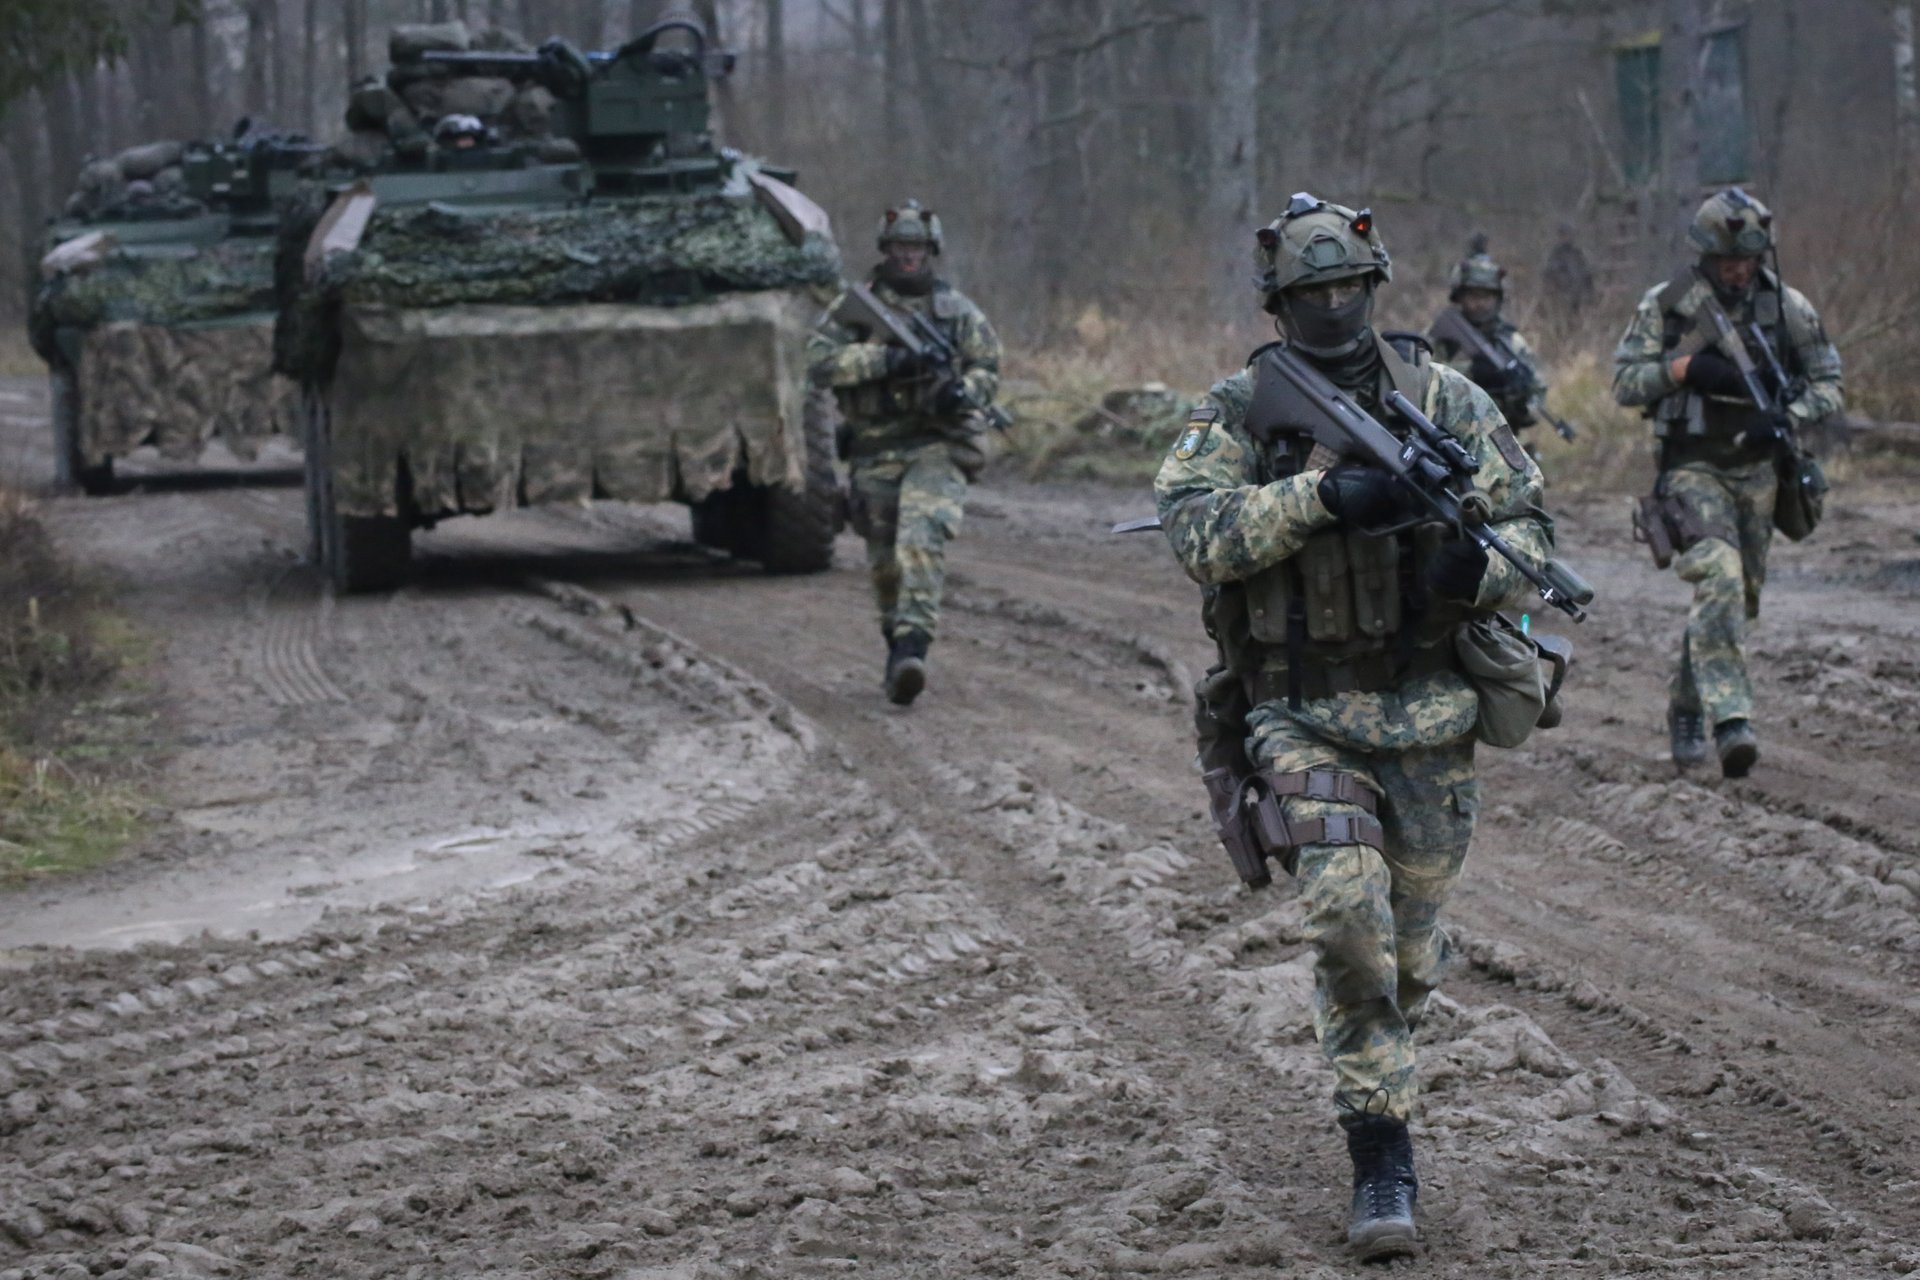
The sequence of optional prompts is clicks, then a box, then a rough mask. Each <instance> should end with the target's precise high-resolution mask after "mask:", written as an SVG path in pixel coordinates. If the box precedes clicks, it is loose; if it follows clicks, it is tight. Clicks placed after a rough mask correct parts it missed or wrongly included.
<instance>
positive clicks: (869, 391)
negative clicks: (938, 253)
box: [833, 281, 965, 424]
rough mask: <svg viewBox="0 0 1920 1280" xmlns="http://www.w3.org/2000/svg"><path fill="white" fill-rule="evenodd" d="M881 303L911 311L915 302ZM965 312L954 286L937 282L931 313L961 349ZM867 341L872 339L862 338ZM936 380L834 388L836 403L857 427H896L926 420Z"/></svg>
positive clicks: (926, 377) (921, 377)
mask: <svg viewBox="0 0 1920 1280" xmlns="http://www.w3.org/2000/svg"><path fill="white" fill-rule="evenodd" d="M881 301H883V302H885V303H887V304H888V305H890V306H900V307H910V306H912V305H913V302H912V300H911V299H907V300H904V301H898V300H896V299H894V298H883V299H881ZM964 312H965V307H964V306H963V305H962V304H961V302H960V299H959V296H958V295H957V294H955V293H954V291H953V288H952V286H950V285H948V284H946V283H945V282H944V281H941V282H936V283H935V284H934V286H933V292H932V293H931V294H930V295H928V299H927V313H928V315H929V316H930V317H931V318H932V320H933V323H934V324H936V325H937V326H939V328H940V331H941V332H942V333H944V334H946V336H947V340H948V341H949V342H953V343H955V345H956V346H957V345H958V340H957V334H956V332H955V330H956V328H957V325H956V324H955V322H956V321H957V320H958V319H959V318H960V316H961V315H962V314H964ZM861 337H862V338H863V339H865V338H868V337H871V335H868V334H864V333H863V334H862V335H861ZM934 384H935V377H934V375H933V374H931V373H919V374H914V375H912V376H911V377H905V378H875V379H873V380H872V381H870V382H862V383H858V384H856V385H854V386H851V387H836V388H834V393H833V394H834V399H835V400H837V401H838V402H839V405H840V412H841V414H842V416H844V417H845V418H846V419H847V420H848V421H849V422H856V423H866V424H871V423H892V422H899V421H902V420H908V419H916V418H926V417H929V416H931V413H932V409H933V393H934V390H935V385H934Z"/></svg>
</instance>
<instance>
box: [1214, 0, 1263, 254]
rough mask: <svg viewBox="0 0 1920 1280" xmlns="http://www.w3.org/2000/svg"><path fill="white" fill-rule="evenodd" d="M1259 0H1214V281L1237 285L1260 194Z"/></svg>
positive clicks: (1250, 238) (1251, 234)
mask: <svg viewBox="0 0 1920 1280" xmlns="http://www.w3.org/2000/svg"><path fill="white" fill-rule="evenodd" d="M1261 8H1262V6H1261V4H1260V2H1259V0H1212V3H1211V4H1209V5H1208V6H1207V31H1208V36H1209V43H1210V44H1211V46H1212V49H1211V54H1212V56H1211V58H1210V60H1209V70H1210V71H1211V73H1212V74H1211V75H1210V76H1209V81H1208V85H1207V103H1208V115H1209V119H1208V122H1207V147H1208V150H1207V213H1208V216H1207V228H1206V229H1207V234H1208V235H1209V236H1211V237H1212V239H1213V243H1214V245H1216V246H1217V248H1216V249H1215V250H1214V253H1213V257H1214V260H1215V263H1216V267H1215V272H1216V275H1217V277H1218V278H1217V280H1216V281H1215V283H1216V284H1217V285H1218V286H1219V287H1220V288H1221V289H1222V290H1223V291H1225V290H1229V289H1231V288H1232V287H1233V286H1234V285H1235V284H1237V283H1238V282H1239V278H1240V277H1241V276H1243V275H1245V274H1246V253H1247V249H1248V246H1250V245H1251V244H1252V237H1253V230H1254V221H1255V217H1256V213H1255V204H1256V201H1257V200H1258V198H1259V190H1258V189H1259V183H1260V164H1259V132H1258V130H1259V121H1260V10H1261Z"/></svg>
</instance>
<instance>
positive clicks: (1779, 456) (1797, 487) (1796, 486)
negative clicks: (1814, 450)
mask: <svg viewBox="0 0 1920 1280" xmlns="http://www.w3.org/2000/svg"><path fill="white" fill-rule="evenodd" d="M1773 470H1774V477H1775V480H1774V493H1773V527H1774V528H1776V529H1778V530H1779V531H1780V532H1781V533H1782V534H1784V535H1785V536H1786V537H1787V539H1788V540H1789V541H1792V542H1799V541H1800V540H1802V539H1803V538H1805V537H1807V535H1809V534H1811V533H1812V532H1813V531H1814V530H1815V529H1817V528H1819V527H1820V517H1821V515H1822V514H1824V512H1825V509H1826V505H1827V473H1826V472H1825V471H1823V470H1822V469H1821V467H1820V464H1819V462H1817V461H1816V460H1815V459H1814V456H1813V455H1812V454H1810V453H1808V452H1806V451H1805V450H1804V449H1801V448H1798V447H1797V446H1783V447H1782V448H1781V449H1780V451H1779V452H1778V453H1776V454H1775V455H1774V458H1773Z"/></svg>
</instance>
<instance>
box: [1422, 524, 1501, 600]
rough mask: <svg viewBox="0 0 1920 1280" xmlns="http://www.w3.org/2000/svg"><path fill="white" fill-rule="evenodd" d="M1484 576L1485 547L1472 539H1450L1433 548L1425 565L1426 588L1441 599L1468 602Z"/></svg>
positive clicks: (1485, 572)
mask: <svg viewBox="0 0 1920 1280" xmlns="http://www.w3.org/2000/svg"><path fill="white" fill-rule="evenodd" d="M1486 576H1487V549H1486V548H1485V547H1483V546H1481V545H1480V544H1479V543H1477V542H1475V541H1474V540H1473V539H1472V538H1452V539H1449V540H1448V541H1446V542H1443V543H1441V544H1440V545H1439V546H1438V547H1436V548H1435V549H1434V552H1433V559H1432V561H1431V562H1429V563H1428V565H1427V589H1428V590H1429V591H1431V592H1433V594H1434V595H1436V596H1439V597H1441V598H1442V599H1444V600H1459V601H1462V602H1464V603H1466V604H1472V603H1473V602H1474V601H1475V600H1477V599H1479V597H1480V580H1481V579H1482V578H1484V577H1486Z"/></svg>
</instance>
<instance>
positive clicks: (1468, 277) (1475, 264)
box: [1447, 234, 1507, 302]
mask: <svg viewBox="0 0 1920 1280" xmlns="http://www.w3.org/2000/svg"><path fill="white" fill-rule="evenodd" d="M1506 281H1507V269H1506V268H1505V267H1503V266H1501V265H1500V264H1499V263H1497V262H1495V261H1494V260H1493V257H1492V255H1490V254H1489V253H1488V252H1487V237H1486V236H1485V235H1484V234H1481V235H1476V236H1475V237H1474V238H1473V240H1472V242H1471V243H1470V244H1468V246H1467V256H1466V257H1464V258H1462V259H1461V260H1460V261H1458V262H1456V263H1454V264H1453V271H1452V273H1451V274H1450V275H1448V276H1447V301H1449V302H1458V301H1460V292H1461V290H1463V289H1486V290H1489V291H1491V292H1493V293H1497V294H1500V295H1501V296H1502V297H1504V296H1505V295H1506V292H1507V283H1506Z"/></svg>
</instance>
